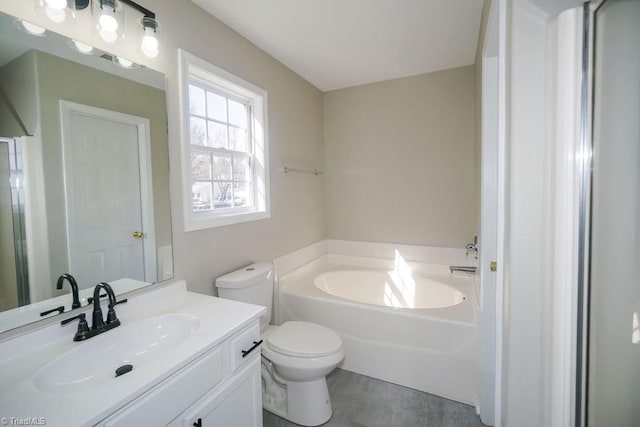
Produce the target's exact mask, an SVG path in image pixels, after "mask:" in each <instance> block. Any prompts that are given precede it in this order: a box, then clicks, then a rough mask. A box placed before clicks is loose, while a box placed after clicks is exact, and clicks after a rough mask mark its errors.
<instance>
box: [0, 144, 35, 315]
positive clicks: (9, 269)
mask: <svg viewBox="0 0 640 427" xmlns="http://www.w3.org/2000/svg"><path fill="white" fill-rule="evenodd" d="M22 164H23V153H22V145H21V141H20V140H19V139H18V138H0V311H4V310H9V309H12V308H16V307H20V306H23V305H25V304H29V277H28V274H29V273H28V264H27V251H26V239H25V236H26V233H25V222H24V185H23V167H22Z"/></svg>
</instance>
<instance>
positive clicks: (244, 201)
mask: <svg viewBox="0 0 640 427" xmlns="http://www.w3.org/2000/svg"><path fill="white" fill-rule="evenodd" d="M252 200H253V197H252V195H251V184H250V183H248V182H234V183H233V206H252V205H253V203H252Z"/></svg>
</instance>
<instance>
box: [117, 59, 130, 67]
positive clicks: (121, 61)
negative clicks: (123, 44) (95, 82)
mask: <svg viewBox="0 0 640 427" xmlns="http://www.w3.org/2000/svg"><path fill="white" fill-rule="evenodd" d="M116 60H117V61H118V65H120V66H121V67H122V68H131V67H133V61H129V60H128V59H126V58H122V57H120V56H117V57H116Z"/></svg>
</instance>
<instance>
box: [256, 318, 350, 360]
mask: <svg viewBox="0 0 640 427" xmlns="http://www.w3.org/2000/svg"><path fill="white" fill-rule="evenodd" d="M265 342H266V347H268V348H269V349H270V350H271V351H273V352H276V353H278V354H281V355H284V356H289V357H301V358H321V357H326V356H330V355H333V354H335V353H337V352H339V351H340V350H341V349H342V339H341V338H340V336H339V335H338V334H336V333H335V332H334V331H332V330H331V329H329V328H325V327H324V326H321V325H317V324H315V323H309V322H298V321H290V322H285V323H283V324H282V326H280V327H279V328H275V329H274V330H272V331H270V333H269V334H268V335H267V336H266V337H265Z"/></svg>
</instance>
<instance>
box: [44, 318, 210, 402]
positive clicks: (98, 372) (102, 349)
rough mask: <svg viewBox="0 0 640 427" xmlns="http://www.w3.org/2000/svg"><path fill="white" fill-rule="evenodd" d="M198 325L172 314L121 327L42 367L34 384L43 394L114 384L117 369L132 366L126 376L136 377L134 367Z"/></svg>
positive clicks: (171, 344)
mask: <svg viewBox="0 0 640 427" xmlns="http://www.w3.org/2000/svg"><path fill="white" fill-rule="evenodd" d="M199 326H200V321H199V320H198V319H197V318H196V317H193V316H191V315H188V314H175V313H174V314H166V315H162V316H158V317H152V318H149V319H145V320H140V321H137V322H133V323H131V324H129V325H126V324H123V325H121V326H119V327H117V328H115V329H112V330H111V331H108V332H105V333H103V334H102V335H98V336H95V337H93V338H90V339H89V340H87V341H85V342H82V343H79V344H78V346H77V347H76V348H74V349H73V350H71V351H68V352H66V353H64V354H62V355H61V356H59V357H57V358H56V359H54V360H52V361H51V362H49V363H47V364H46V365H44V366H43V367H42V368H41V369H39V370H38V371H37V372H36V374H35V375H34V377H33V381H34V384H35V386H36V387H38V388H39V389H40V390H42V391H47V392H56V393H59V392H70V391H80V390H84V389H88V388H90V387H94V386H96V385H102V384H104V383H105V382H107V381H114V380H115V378H116V374H115V371H116V369H118V368H119V367H121V366H123V365H133V370H132V371H131V372H129V373H127V374H125V375H135V371H136V368H138V367H140V366H144V365H145V364H148V363H149V362H150V361H153V359H154V357H155V356H157V355H159V354H162V353H163V352H164V351H166V350H168V349H170V348H172V347H175V346H177V345H178V344H180V343H181V342H182V341H184V340H185V339H186V338H188V337H189V336H190V335H192V334H193V333H194V332H195V331H196V330H197V329H198V327H199Z"/></svg>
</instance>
